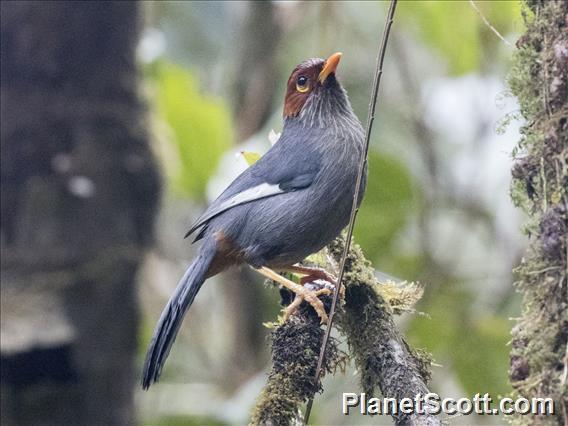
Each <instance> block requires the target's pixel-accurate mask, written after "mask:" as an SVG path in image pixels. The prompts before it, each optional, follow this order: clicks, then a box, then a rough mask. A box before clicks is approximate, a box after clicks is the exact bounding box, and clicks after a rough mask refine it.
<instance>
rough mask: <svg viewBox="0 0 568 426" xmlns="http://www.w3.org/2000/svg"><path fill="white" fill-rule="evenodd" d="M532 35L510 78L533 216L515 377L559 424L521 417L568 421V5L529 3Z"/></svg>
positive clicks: (523, 180) (521, 179)
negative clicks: (547, 402) (551, 408)
mask: <svg viewBox="0 0 568 426" xmlns="http://www.w3.org/2000/svg"><path fill="white" fill-rule="evenodd" d="M526 5H527V7H528V9H527V10H526V13H525V20H526V23H527V31H526V33H525V34H524V35H523V36H522V37H521V38H520V40H519V41H518V43H517V46H518V47H519V50H518V51H517V53H516V54H515V58H514V63H513V67H512V70H511V74H510V77H509V85H510V87H511V91H512V93H513V94H514V95H515V96H516V97H517V98H518V100H519V105H520V107H521V113H522V115H523V117H524V119H525V121H526V124H525V125H524V127H523V128H522V129H521V140H520V141H519V144H518V146H517V148H516V150H515V157H516V163H515V166H514V168H513V173H512V174H513V184H512V188H511V197H512V199H513V200H514V202H515V205H517V206H519V207H521V208H523V209H524V210H525V211H526V212H527V214H528V215H529V220H528V223H527V224H526V225H525V232H526V233H527V235H528V236H529V239H530V245H529V248H528V250H527V253H526V254H525V256H524V258H523V261H522V263H521V265H520V266H519V267H518V268H517V269H516V273H517V276H518V281H517V282H516V284H515V285H516V287H517V289H518V290H519V292H520V293H521V294H522V295H523V312H522V316H521V318H520V320H519V321H518V323H517V324H516V326H515V327H514V329H513V332H512V335H513V339H512V349H511V355H510V360H511V368H510V371H509V377H510V380H511V383H512V385H513V387H514V389H515V393H516V394H518V395H522V396H524V397H527V398H530V397H551V398H553V399H554V400H555V401H556V407H557V413H558V415H557V416H556V417H554V418H538V420H537V419H536V418H535V416H518V417H514V418H513V421H514V422H515V423H518V424H533V423H534V422H539V423H541V424H562V423H563V422H566V421H567V419H566V418H565V416H566V409H567V407H566V405H565V404H567V403H566V392H567V391H566V383H565V380H564V379H562V374H563V373H562V372H563V371H565V369H566V368H567V367H566V358H565V356H566V355H565V354H566V348H567V345H568V302H567V301H568V294H567V283H568V276H567V271H568V267H567V259H566V258H567V235H568V229H567V225H566V224H567V223H568V215H567V210H568V207H567V206H568V197H567V187H568V173H567V170H568V166H567V159H568V143H567V141H568V101H567V99H568V88H567V85H568V71H567V70H568V53H567V52H568V29H567V26H568V25H567V23H566V19H565V17H566V16H567V14H568V3H566V2H563V1H546V2H544V1H540V0H538V1H537V0H534V1H526ZM563 405H564V407H563Z"/></svg>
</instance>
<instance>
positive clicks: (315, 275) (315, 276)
mask: <svg viewBox="0 0 568 426" xmlns="http://www.w3.org/2000/svg"><path fill="white" fill-rule="evenodd" d="M283 270H284V271H286V272H296V273H298V274H302V275H304V276H303V277H302V278H300V284H302V285H304V284H306V283H311V282H313V281H314V280H324V281H327V282H328V283H330V284H333V285H334V286H337V278H335V277H334V276H333V275H331V274H330V273H329V272H327V271H326V270H325V269H323V268H316V267H313V266H303V265H291V266H286V267H285V268H283Z"/></svg>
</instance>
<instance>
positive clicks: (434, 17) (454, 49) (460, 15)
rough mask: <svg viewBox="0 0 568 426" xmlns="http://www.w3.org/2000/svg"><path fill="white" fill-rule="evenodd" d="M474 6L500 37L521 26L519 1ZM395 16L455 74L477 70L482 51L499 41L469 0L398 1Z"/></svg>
mask: <svg viewBox="0 0 568 426" xmlns="http://www.w3.org/2000/svg"><path fill="white" fill-rule="evenodd" d="M475 5H476V6H477V8H478V9H479V10H480V12H481V13H482V14H483V16H485V18H486V19H487V20H488V21H489V23H491V25H492V26H493V27H495V28H496V29H497V30H498V31H499V32H500V33H501V34H502V35H503V36H506V35H507V34H508V33H510V32H511V31H519V30H520V28H515V25H517V26H519V27H520V26H521V19H520V16H521V14H520V7H521V6H520V2H518V1H491V2H487V1H476V3H475ZM398 15H399V19H400V21H402V22H403V23H404V24H405V26H406V27H408V28H409V29H410V30H411V31H414V32H415V33H416V35H417V36H418V38H419V39H420V40H422V41H423V42H425V43H426V44H428V45H429V46H431V47H432V48H433V49H435V50H437V51H438V52H439V53H441V54H442V55H443V57H444V58H445V59H446V60H447V61H448V66H449V68H450V72H451V73H452V74H455V75H459V74H464V73H467V72H472V71H475V70H477V69H478V68H479V67H480V64H481V59H482V56H483V55H484V53H485V54H486V53H487V52H484V50H487V49H493V48H495V47H496V46H497V45H498V43H503V42H502V41H501V40H500V39H499V38H498V37H497V36H496V35H495V34H493V32H492V31H491V29H490V28H489V27H488V26H487V25H486V24H485V23H484V22H483V19H482V18H481V17H480V16H479V14H478V13H477V11H476V10H475V9H474V8H473V6H472V5H471V4H470V3H469V1H413V2H402V3H401V4H400V7H399V10H398Z"/></svg>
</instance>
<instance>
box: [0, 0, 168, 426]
mask: <svg viewBox="0 0 568 426" xmlns="http://www.w3.org/2000/svg"><path fill="white" fill-rule="evenodd" d="M1 8H2V20H1V55H2V56H1V60H2V69H1V71H2V77H1V85H0V88H1V119H2V126H1V136H2V145H1V146H2V158H1V177H2V207H1V238H2V245H1V254H2V306H1V308H2V309H1V312H2V321H1V324H2V326H1V332H2V335H1V337H2V351H1V354H2V417H1V419H2V424H6V425H9V424H22V425H24V424H25V425H28V424H33V425H63V424H74V425H75V424H81V425H89V424H93V425H95V424H96V425H102V424H105V425H112V424H117V425H119V424H120V425H125V424H130V423H132V422H133V421H134V410H133V390H134V385H135V380H136V377H137V372H136V371H135V368H134V367H135V364H134V362H135V355H136V349H137V327H138V307H137V300H136V285H135V274H136V272H137V269H138V266H139V264H140V262H141V260H142V256H143V253H144V248H145V247H147V246H148V245H149V243H150V242H151V241H152V237H153V218H154V214H155V212H156V208H157V204H158V198H159V182H160V179H159V175H158V173H157V169H156V165H155V163H154V159H153V155H152V153H151V151H150V148H149V144H148V139H147V133H146V129H145V126H144V120H143V115H144V110H143V109H142V105H141V103H140V99H139V96H138V87H137V85H138V72H137V66H136V59H135V49H136V44H137V39H138V34H139V28H140V16H139V15H140V13H139V12H140V10H139V9H140V6H139V5H138V4H136V3H133V2H123V1H116V2H64V1H62V2H2V4H1Z"/></svg>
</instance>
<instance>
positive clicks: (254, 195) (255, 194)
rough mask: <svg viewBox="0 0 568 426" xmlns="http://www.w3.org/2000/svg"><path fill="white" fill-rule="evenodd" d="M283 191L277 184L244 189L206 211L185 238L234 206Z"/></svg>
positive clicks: (264, 184) (265, 184)
mask: <svg viewBox="0 0 568 426" xmlns="http://www.w3.org/2000/svg"><path fill="white" fill-rule="evenodd" d="M283 192H285V191H283V190H282V189H281V188H280V186H279V185H278V184H270V183H266V182H265V183H261V184H260V185H257V186H254V187H252V188H249V189H246V190H244V191H242V192H239V193H238V194H235V195H233V196H232V197H231V198H229V199H228V200H225V201H223V202H222V203H221V204H219V205H218V206H217V207H215V208H214V209H211V210H207V211H206V212H205V214H204V215H203V216H201V217H200V218H199V219H198V220H197V222H196V223H195V224H194V225H193V226H192V227H191V229H190V230H189V231H187V234H186V237H187V236H188V235H189V234H191V233H192V232H193V231H195V230H196V229H197V228H199V227H201V226H202V225H204V224H205V222H207V221H209V220H210V219H213V218H214V217H215V216H217V215H219V214H221V213H223V212H224V211H227V210H229V209H231V208H233V207H235V206H238V205H241V204H246V203H248V202H251V201H254V200H259V199H261V198H266V197H271V196H272V195H277V194H281V193H283Z"/></svg>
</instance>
